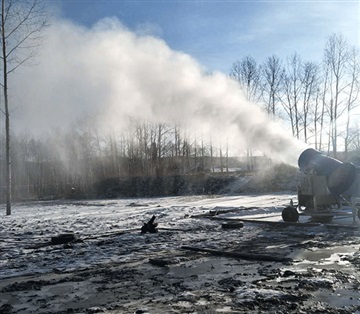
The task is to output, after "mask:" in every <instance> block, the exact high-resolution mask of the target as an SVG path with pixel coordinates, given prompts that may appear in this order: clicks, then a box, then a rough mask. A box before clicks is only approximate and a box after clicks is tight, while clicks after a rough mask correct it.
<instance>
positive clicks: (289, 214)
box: [281, 206, 299, 222]
mask: <svg viewBox="0 0 360 314" xmlns="http://www.w3.org/2000/svg"><path fill="white" fill-rule="evenodd" d="M281 216H282V219H283V220H284V221H285V222H297V221H298V220H299V213H298V211H297V209H296V208H294V207H292V206H288V207H285V208H284V209H283V211H282V213H281Z"/></svg>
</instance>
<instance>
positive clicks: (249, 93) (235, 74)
mask: <svg viewBox="0 0 360 314" xmlns="http://www.w3.org/2000/svg"><path fill="white" fill-rule="evenodd" d="M230 77H231V78H233V79H234V80H235V81H237V82H238V83H239V84H240V86H241V88H242V90H243V92H244V95H245V97H246V99H247V100H249V101H254V102H257V101H259V100H260V97H261V81H260V67H259V66H258V65H257V63H256V61H255V59H254V58H252V57H250V56H247V57H244V58H243V59H241V60H240V61H236V62H234V64H233V65H232V67H231V70H230Z"/></svg>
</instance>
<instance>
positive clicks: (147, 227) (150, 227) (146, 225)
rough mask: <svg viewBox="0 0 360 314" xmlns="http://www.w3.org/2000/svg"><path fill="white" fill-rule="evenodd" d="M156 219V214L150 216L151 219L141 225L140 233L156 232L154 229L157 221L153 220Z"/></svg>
mask: <svg viewBox="0 0 360 314" xmlns="http://www.w3.org/2000/svg"><path fill="white" fill-rule="evenodd" d="M155 219H156V216H155V215H154V216H152V217H151V219H150V220H149V221H148V222H147V223H144V225H143V226H142V227H141V233H146V232H150V233H156V232H158V230H157V229H156V227H157V225H158V224H157V222H154V221H155Z"/></svg>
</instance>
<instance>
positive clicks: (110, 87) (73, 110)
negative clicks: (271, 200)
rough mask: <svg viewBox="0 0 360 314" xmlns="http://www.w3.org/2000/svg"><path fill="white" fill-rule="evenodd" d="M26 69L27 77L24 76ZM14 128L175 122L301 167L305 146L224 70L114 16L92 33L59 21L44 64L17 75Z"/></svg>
mask: <svg viewBox="0 0 360 314" xmlns="http://www.w3.org/2000/svg"><path fill="white" fill-rule="evenodd" d="M20 71H21V72H20ZM12 79H13V82H12V83H13V85H12V86H14V90H12V91H11V92H12V95H14V96H13V99H12V101H13V102H14V103H16V104H17V107H16V110H15V111H14V112H13V116H14V127H16V129H19V128H20V126H21V127H24V126H25V127H26V128H27V129H30V130H32V131H44V130H49V128H60V127H65V128H66V127H74V125H76V124H77V123H79V121H87V123H88V124H90V125H91V126H92V127H94V128H97V129H98V130H99V129H100V130H101V129H102V130H114V129H118V128H126V127H127V126H128V123H129V121H131V119H130V118H141V119H146V120H148V121H154V122H155V121H156V122H167V123H176V124H180V125H184V126H186V128H188V129H189V130H193V131H194V132H198V134H200V133H201V134H206V135H207V136H208V137H209V138H212V139H217V140H218V141H222V142H223V143H224V142H227V143H229V147H231V148H232V149H233V150H235V151H236V150H237V151H244V150H245V149H246V147H247V144H248V143H251V144H252V147H255V148H256V147H257V148H260V149H261V150H262V151H263V152H266V153H267V154H268V156H270V157H272V158H273V159H275V160H278V161H282V162H287V163H290V164H295V163H296V160H297V157H298V156H299V154H300V153H301V151H302V150H303V149H304V145H302V144H301V143H299V142H297V141H295V140H294V139H293V138H292V137H291V136H290V135H288V134H287V132H285V131H284V129H282V128H281V127H280V125H278V124H276V123H275V122H273V121H271V120H270V119H268V117H267V116H266V114H264V113H263V112H262V111H261V110H260V109H259V107H258V106H257V105H254V104H252V103H249V102H247V101H246V100H245V98H244V97H243V95H242V94H241V91H240V90H239V88H238V86H237V84H235V83H234V82H233V81H231V80H230V79H229V78H228V77H227V76H226V75H224V74H222V73H214V74H212V75H205V74H204V70H203V69H202V68H201V66H200V65H199V64H198V63H197V62H196V61H195V60H194V59H193V58H191V57H190V56H189V55H186V54H184V53H181V52H176V51H173V50H171V49H170V48H169V47H168V46H167V45H166V43H165V42H164V41H163V40H161V39H158V38H155V37H153V36H139V35H137V34H135V33H133V32H131V31H129V30H128V29H126V28H125V27H124V26H123V25H122V24H121V23H120V22H119V21H118V20H116V19H104V20H101V21H99V22H98V23H97V24H96V25H95V26H94V27H92V28H91V29H89V28H84V27H80V26H77V25H74V24H72V23H70V22H66V21H57V22H55V23H54V24H53V26H52V27H51V28H49V29H48V34H47V39H46V42H45V43H44V47H43V48H42V51H41V56H40V58H39V62H38V64H37V65H36V66H33V67H22V68H21V69H19V72H18V74H17V75H15V76H13V78H12Z"/></svg>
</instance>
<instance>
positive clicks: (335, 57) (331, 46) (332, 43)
mask: <svg viewBox="0 0 360 314" xmlns="http://www.w3.org/2000/svg"><path fill="white" fill-rule="evenodd" d="M348 59H349V46H348V43H347V42H346V40H345V38H344V37H343V36H342V35H337V34H332V35H331V36H329V37H328V40H327V43H326V46H325V52H324V64H325V66H326V67H327V69H328V71H329V76H328V79H329V83H328V84H329V88H330V89H329V91H330V94H329V98H330V99H329V100H328V102H327V103H328V112H329V117H330V126H329V142H331V146H332V150H333V154H334V156H335V157H336V154H337V149H338V147H337V146H338V143H337V139H338V123H339V121H338V120H339V117H340V116H341V115H342V114H343V113H344V110H345V106H344V100H343V97H342V96H341V95H342V94H343V93H344V92H345V90H346V88H347V86H348V84H349V83H348V82H347V80H346V75H347V62H348Z"/></svg>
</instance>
